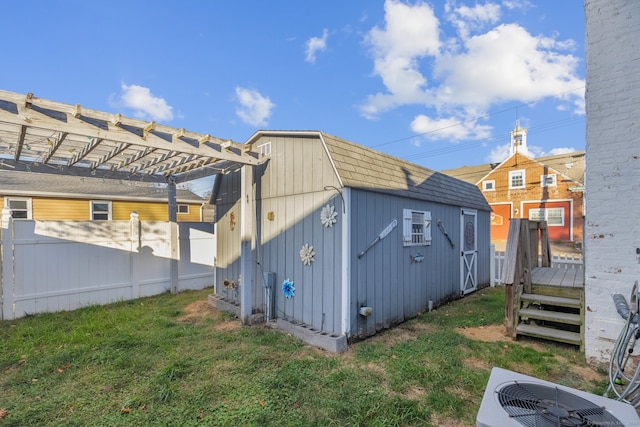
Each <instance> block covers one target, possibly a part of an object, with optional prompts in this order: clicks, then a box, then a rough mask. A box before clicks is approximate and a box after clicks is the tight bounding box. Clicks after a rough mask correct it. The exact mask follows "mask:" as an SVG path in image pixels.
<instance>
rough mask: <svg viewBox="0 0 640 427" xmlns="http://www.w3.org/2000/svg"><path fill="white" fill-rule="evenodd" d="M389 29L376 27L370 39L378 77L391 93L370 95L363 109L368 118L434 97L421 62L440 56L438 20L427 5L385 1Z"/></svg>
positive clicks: (370, 33) (375, 72)
mask: <svg viewBox="0 0 640 427" xmlns="http://www.w3.org/2000/svg"><path fill="white" fill-rule="evenodd" d="M384 8H385V18H386V27H385V28H378V27H374V28H373V29H372V30H371V31H370V32H369V34H368V35H367V36H366V42H367V43H368V44H369V45H370V46H371V52H372V55H373V60H374V74H375V75H378V76H380V77H381V78H382V82H383V83H384V85H385V87H386V89H387V91H388V92H387V93H377V94H374V95H371V96H369V98H368V99H367V102H366V103H365V105H364V106H363V107H362V113H363V115H365V116H366V117H369V118H374V117H375V116H377V115H378V114H380V113H382V112H384V111H387V110H390V109H392V108H395V107H397V106H399V105H403V104H414V103H424V102H426V100H427V99H428V98H430V95H429V93H428V92H427V91H426V89H427V83H428V82H427V79H426V78H425V76H424V75H423V74H422V73H421V71H420V62H419V59H421V58H424V57H428V56H433V55H435V54H437V52H438V49H439V47H440V40H439V38H438V19H437V18H436V17H435V15H434V14H433V10H432V9H431V7H429V6H428V5H427V4H424V3H422V2H418V3H417V4H416V5H415V6H409V5H406V4H403V3H400V2H399V1H397V0H388V1H387V2H385V5H384Z"/></svg>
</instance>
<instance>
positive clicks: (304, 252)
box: [300, 243, 316, 265]
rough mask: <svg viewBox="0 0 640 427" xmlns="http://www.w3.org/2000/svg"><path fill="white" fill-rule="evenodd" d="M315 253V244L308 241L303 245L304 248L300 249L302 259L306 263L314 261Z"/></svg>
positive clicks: (309, 263)
mask: <svg viewBox="0 0 640 427" xmlns="http://www.w3.org/2000/svg"><path fill="white" fill-rule="evenodd" d="M315 255H316V253H315V252H314V250H313V246H311V245H310V244H308V243H305V244H304V245H302V249H300V260H302V263H303V264H304V265H311V263H312V262H313V261H314V258H313V257H314V256H315Z"/></svg>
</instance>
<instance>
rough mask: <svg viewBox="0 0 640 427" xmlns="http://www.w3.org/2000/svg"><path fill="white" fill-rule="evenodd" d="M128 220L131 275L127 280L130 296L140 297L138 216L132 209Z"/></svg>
mask: <svg viewBox="0 0 640 427" xmlns="http://www.w3.org/2000/svg"><path fill="white" fill-rule="evenodd" d="M129 222H130V224H131V231H130V233H129V239H130V240H131V247H130V249H129V253H130V260H131V270H130V274H131V277H130V278H129V281H130V283H131V298H140V262H141V261H142V260H141V259H140V238H141V236H140V218H139V217H138V213H137V212H135V211H133V212H131V214H130V215H129Z"/></svg>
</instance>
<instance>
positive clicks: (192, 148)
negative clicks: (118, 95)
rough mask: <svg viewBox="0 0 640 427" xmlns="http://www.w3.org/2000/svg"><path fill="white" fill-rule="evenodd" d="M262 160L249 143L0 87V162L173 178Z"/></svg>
mask: <svg viewBox="0 0 640 427" xmlns="http://www.w3.org/2000/svg"><path fill="white" fill-rule="evenodd" d="M263 161H264V159H262V158H261V157H260V155H259V153H257V152H254V151H252V147H251V146H250V145H243V144H238V143H236V142H233V141H230V140H223V139H220V138H216V137H213V136H211V135H206V134H200V133H195V132H189V131H187V130H185V129H176V128H172V127H169V126H164V125H161V124H158V123H155V122H144V121H141V120H137V119H132V118H128V117H124V116H122V115H121V114H110V113H104V112H100V111H96V110H90V109H87V108H83V107H82V106H81V105H80V104H76V105H70V104H63V103H60V102H55V101H49V100H45V99H41V98H37V97H35V96H34V95H33V94H31V93H27V94H26V95H25V94H18V93H13V92H7V91H2V90H0V168H7V169H12V170H16V171H28V172H40V173H57V174H67V175H75V176H93V177H101V178H111V179H127V180H132V181H144V182H174V183H180V182H184V181H190V180H194V179H197V178H202V177H205V176H209V175H214V174H218V173H224V172H225V171H229V170H233V169H237V168H239V167H241V166H242V165H257V164H260V163H262V162H263Z"/></svg>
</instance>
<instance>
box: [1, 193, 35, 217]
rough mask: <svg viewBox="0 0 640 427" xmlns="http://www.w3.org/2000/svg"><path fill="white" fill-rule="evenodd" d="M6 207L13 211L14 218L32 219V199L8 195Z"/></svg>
mask: <svg viewBox="0 0 640 427" xmlns="http://www.w3.org/2000/svg"><path fill="white" fill-rule="evenodd" d="M4 200H5V202H4V203H5V207H7V208H9V210H10V211H11V218H13V219H31V199H29V198H19V197H7V198H5V199H4Z"/></svg>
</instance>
